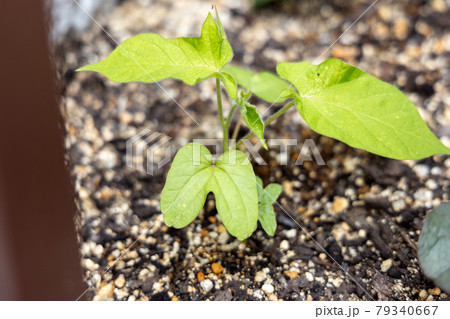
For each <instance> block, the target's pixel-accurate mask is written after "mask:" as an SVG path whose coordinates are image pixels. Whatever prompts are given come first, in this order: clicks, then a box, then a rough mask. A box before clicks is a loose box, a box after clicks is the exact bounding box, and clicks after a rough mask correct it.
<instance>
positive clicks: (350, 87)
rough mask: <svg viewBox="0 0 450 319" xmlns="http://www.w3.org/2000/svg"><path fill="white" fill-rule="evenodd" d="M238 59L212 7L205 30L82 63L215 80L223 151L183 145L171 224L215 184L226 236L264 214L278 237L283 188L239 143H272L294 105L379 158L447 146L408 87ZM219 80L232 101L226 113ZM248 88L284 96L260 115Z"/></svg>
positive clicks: (344, 72) (171, 177) (168, 188)
mask: <svg viewBox="0 0 450 319" xmlns="http://www.w3.org/2000/svg"><path fill="white" fill-rule="evenodd" d="M232 57H233V51H232V49H231V46H230V43H229V42H228V40H227V37H226V34H225V31H224V29H223V26H222V24H221V22H220V20H219V16H218V14H217V11H216V21H214V19H213V18H212V16H211V14H208V17H207V18H206V20H205V22H204V23H203V26H202V31H201V35H200V37H192V38H176V39H166V38H163V37H161V36H159V35H157V34H140V35H137V36H134V37H132V38H130V39H128V40H126V41H125V42H123V43H122V44H121V45H119V46H118V47H117V48H116V49H115V50H114V51H113V52H112V53H111V54H110V55H109V56H108V57H107V58H106V59H105V60H103V61H100V62H98V63H95V64H91V65H88V66H85V67H82V68H80V69H78V71H88V70H90V71H96V72H100V73H102V74H104V75H105V76H106V77H108V78H109V79H111V80H113V81H115V82H147V83H152V82H156V81H159V80H163V79H168V78H173V79H178V80H181V81H183V82H184V83H186V84H189V85H195V84H197V83H198V82H200V81H203V80H206V79H209V78H215V80H216V89H217V92H216V93H217V106H218V111H219V112H218V113H219V120H220V123H221V126H222V131H223V134H222V136H223V149H224V153H223V154H222V155H221V156H220V157H218V158H217V159H216V160H213V158H212V156H211V154H210V153H209V151H208V149H207V148H206V147H205V146H203V145H199V144H195V143H190V144H187V145H185V146H184V147H182V148H181V149H180V150H179V151H178V153H177V154H176V156H175V159H174V161H173V163H172V166H171V168H170V170H169V173H168V176H167V180H166V184H165V186H164V189H163V191H162V194H161V211H162V212H163V214H164V222H165V223H166V224H167V225H168V226H173V227H175V228H182V227H185V226H186V225H188V224H189V223H190V222H192V221H193V220H194V219H195V217H196V216H197V215H198V213H199V212H200V210H201V209H202V207H203V205H204V203H205V200H206V196H207V194H208V193H209V192H212V193H214V196H215V199H216V206H217V211H218V213H219V215H220V217H221V220H222V222H223V223H224V225H225V227H226V228H227V230H228V231H229V232H230V234H232V235H233V236H235V237H237V238H238V239H239V240H244V239H246V238H247V237H249V236H250V235H251V234H252V233H253V232H254V230H255V229H256V227H257V221H258V220H259V221H260V222H261V224H262V226H263V228H264V230H265V231H266V232H267V233H268V234H269V235H271V236H272V235H273V234H274V232H275V229H276V219H275V214H274V211H273V207H272V204H273V203H274V202H275V201H276V199H277V197H278V195H279V194H280V192H281V186H280V185H276V184H271V185H268V186H267V187H266V189H265V190H264V189H263V185H262V182H261V180H259V179H258V178H257V177H256V176H255V174H254V172H253V168H252V166H251V164H250V161H249V160H248V158H247V156H246V155H245V154H244V153H243V152H241V151H239V150H238V148H239V147H240V146H241V145H242V143H243V141H244V140H246V139H249V138H251V137H253V136H256V137H257V138H258V139H259V141H260V142H261V143H262V145H263V146H264V147H265V148H267V145H266V143H265V140H264V128H265V126H267V125H268V124H270V123H271V122H272V121H274V120H275V119H277V118H278V117H279V116H280V115H282V114H283V113H285V112H286V111H288V110H289V109H290V108H292V107H293V106H294V105H295V107H296V108H297V110H298V112H299V113H300V115H301V116H302V117H303V119H304V120H305V121H306V123H308V124H309V126H310V127H311V128H312V129H313V130H315V131H316V132H318V133H321V134H323V135H326V136H329V137H332V138H335V139H338V140H340V141H342V142H344V143H346V144H348V145H350V146H353V147H356V148H361V149H364V150H367V151H369V152H372V153H374V154H378V155H380V156H385V157H390V158H395V159H420V158H424V157H428V156H432V155H434V154H438V153H442V154H450V149H448V148H447V147H445V146H444V145H443V144H442V143H441V142H440V141H439V139H437V138H436V137H435V136H434V134H433V133H432V132H431V131H430V129H429V128H428V126H427V125H426V124H425V122H424V121H423V120H422V118H421V117H420V115H419V112H418V111H417V109H416V107H415V106H414V104H413V103H412V102H411V101H410V100H409V99H408V98H407V97H406V96H405V95H404V94H403V93H402V92H400V91H399V90H398V89H397V88H396V87H394V86H392V85H390V84H388V83H385V82H383V81H381V80H378V79H376V78H375V77H373V76H371V75H369V74H367V73H365V72H363V71H361V70H360V69H358V68H356V67H354V66H351V65H349V64H346V63H344V62H343V61H340V60H338V59H329V60H326V61H325V62H323V63H321V64H319V65H312V64H310V63H308V62H300V63H279V64H278V66H277V73H278V75H276V74H274V73H271V72H266V71H264V72H260V73H253V72H251V71H249V70H245V69H243V68H240V67H237V66H231V65H228V63H229V62H230V61H231V59H232ZM221 84H222V85H223V86H224V88H225V90H226V92H227V95H228V97H229V99H230V100H231V109H230V111H229V113H228V115H227V117H225V115H224V112H223V109H222V95H221ZM238 86H239V87H240V89H239V90H238ZM252 94H254V95H256V96H257V97H259V98H261V99H262V100H265V101H267V102H269V103H272V104H279V103H286V104H285V105H284V106H283V107H281V108H280V109H279V110H278V111H277V112H276V113H274V114H273V115H271V116H270V117H269V118H268V119H267V120H266V121H263V120H262V118H261V116H260V114H258V111H257V109H256V107H255V106H253V105H251V104H250V103H249V102H248V100H249V98H250V96H251V95H252ZM237 109H239V110H240V115H241V117H242V119H243V121H244V122H245V123H246V124H247V126H248V127H249V129H250V133H249V134H247V135H246V136H244V137H243V138H242V139H241V140H240V141H239V142H238V143H236V144H234V145H229V137H228V132H229V130H230V126H231V125H230V124H231V118H232V116H233V113H234V112H235V111H236V110H237ZM258 194H259V196H258Z"/></svg>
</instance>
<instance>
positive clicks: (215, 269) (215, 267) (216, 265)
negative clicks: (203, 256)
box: [211, 263, 223, 274]
mask: <svg viewBox="0 0 450 319" xmlns="http://www.w3.org/2000/svg"><path fill="white" fill-rule="evenodd" d="M211 270H212V271H213V273H215V274H220V273H221V272H222V270H223V266H222V265H221V264H219V263H213V264H212V265H211Z"/></svg>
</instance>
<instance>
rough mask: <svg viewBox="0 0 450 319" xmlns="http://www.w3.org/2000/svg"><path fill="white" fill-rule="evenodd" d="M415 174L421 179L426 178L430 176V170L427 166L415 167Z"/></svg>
mask: <svg viewBox="0 0 450 319" xmlns="http://www.w3.org/2000/svg"><path fill="white" fill-rule="evenodd" d="M413 172H414V173H416V175H417V176H418V177H419V178H425V177H427V176H428V175H429V174H430V168H429V167H428V166H427V165H423V164H419V165H416V166H414V167H413Z"/></svg>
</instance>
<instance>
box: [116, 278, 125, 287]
mask: <svg viewBox="0 0 450 319" xmlns="http://www.w3.org/2000/svg"><path fill="white" fill-rule="evenodd" d="M114 285H115V286H116V287H117V288H123V287H124V286H125V277H124V276H123V275H120V276H119V277H117V279H116V280H115V281H114Z"/></svg>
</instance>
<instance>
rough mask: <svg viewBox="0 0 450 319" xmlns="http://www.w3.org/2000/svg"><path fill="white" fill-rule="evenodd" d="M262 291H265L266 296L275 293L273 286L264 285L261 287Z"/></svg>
mask: <svg viewBox="0 0 450 319" xmlns="http://www.w3.org/2000/svg"><path fill="white" fill-rule="evenodd" d="M261 289H262V291H264V292H265V293H266V294H268V295H269V294H272V293H273V292H274V291H275V288H274V287H273V286H272V285H271V284H264V285H263V286H262V287H261Z"/></svg>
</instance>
